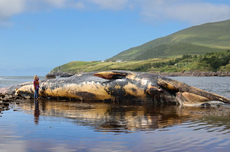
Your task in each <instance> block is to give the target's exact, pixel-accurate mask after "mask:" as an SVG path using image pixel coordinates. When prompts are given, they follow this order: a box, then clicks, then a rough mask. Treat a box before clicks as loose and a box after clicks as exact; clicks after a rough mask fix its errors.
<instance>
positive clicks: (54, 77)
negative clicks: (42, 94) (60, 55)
mask: <svg viewBox="0 0 230 152" xmlns="http://www.w3.org/2000/svg"><path fill="white" fill-rule="evenodd" d="M46 79H56V76H55V75H53V74H47V75H46Z"/></svg>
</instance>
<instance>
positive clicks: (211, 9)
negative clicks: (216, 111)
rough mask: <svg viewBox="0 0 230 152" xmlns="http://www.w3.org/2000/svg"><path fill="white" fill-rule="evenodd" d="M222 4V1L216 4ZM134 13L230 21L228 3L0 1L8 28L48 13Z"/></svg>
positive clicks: (0, 21)
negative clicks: (15, 19)
mask: <svg viewBox="0 0 230 152" xmlns="http://www.w3.org/2000/svg"><path fill="white" fill-rule="evenodd" d="M220 2H224V1H220ZM63 8H72V9H87V10H89V9H95V8H96V9H99V10H100V9H106V10H113V11H114V10H115V11H120V10H124V9H130V10H131V9H132V10H133V9H135V10H136V11H138V12H139V14H140V15H141V16H142V17H144V18H145V19H147V20H151V21H156V22H159V21H161V20H163V21H168V20H176V21H183V22H188V23H191V24H201V23H205V22H214V21H220V20H226V19H230V6H229V3H226V4H224V3H222V4H220V3H219V4H218V3H217V2H216V3H210V2H209V1H208V0H206V2H205V0H0V24H2V25H10V22H9V21H8V19H9V18H10V17H11V16H14V15H17V14H20V13H23V12H31V11H44V10H45V11H47V10H52V9H63Z"/></svg>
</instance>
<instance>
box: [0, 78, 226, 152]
mask: <svg viewBox="0 0 230 152" xmlns="http://www.w3.org/2000/svg"><path fill="white" fill-rule="evenodd" d="M32 79H33V77H0V87H6V86H10V85H14V84H18V83H23V82H27V81H31V80H32ZM40 79H44V77H40ZM173 79H176V80H179V81H182V82H185V83H187V84H189V85H192V86H195V87H198V88H201V89H204V90H207V91H210V92H213V93H216V94H219V95H223V96H225V97H228V98H230V86H229V84H230V77H173ZM216 109H217V110H216ZM212 110H213V109H202V108H188V107H179V106H156V105H151V104H128V105H115V104H109V103H100V102H69V101H60V100H59V101H57V100H39V102H34V101H33V100H25V101H24V103H23V104H12V105H11V109H10V110H8V111H4V112H3V114H0V116H1V117H0V151H1V152H12V151H17V152H33V151H39V152H40V151H42V152H75V151H83V152H91V151H92V152H97V151H98V152H104V151H105V152H110V151H116V152H119V151H121V152H124V151H127V152H139V151H175V152H177V151H191V152H192V151H197V152H198V151H216V152H217V151H218V152H219V151H229V149H230V117H229V116H230V115H229V112H230V111H229V112H228V109H225V114H224V115H219V113H221V112H223V109H221V108H220V109H218V108H215V109H214V111H215V113H214V114H213V113H210V111H212ZM226 110H227V112H226Z"/></svg>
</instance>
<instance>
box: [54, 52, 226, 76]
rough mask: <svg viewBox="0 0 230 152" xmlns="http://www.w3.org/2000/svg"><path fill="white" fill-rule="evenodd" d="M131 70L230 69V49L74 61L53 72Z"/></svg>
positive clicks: (167, 71) (155, 71)
mask: <svg viewBox="0 0 230 152" xmlns="http://www.w3.org/2000/svg"><path fill="white" fill-rule="evenodd" d="M105 70H130V71H139V72H154V73H158V72H165V73H169V72H182V71H213V72H216V71H230V50H228V51H222V52H211V53H206V54H204V55H183V56H177V57H175V58H172V59H148V60H140V61H126V62H82V61H74V62H70V63H67V64H64V65H62V66H59V67H56V68H54V69H53V70H52V71H51V72H60V71H61V72H68V73H79V72H91V71H105Z"/></svg>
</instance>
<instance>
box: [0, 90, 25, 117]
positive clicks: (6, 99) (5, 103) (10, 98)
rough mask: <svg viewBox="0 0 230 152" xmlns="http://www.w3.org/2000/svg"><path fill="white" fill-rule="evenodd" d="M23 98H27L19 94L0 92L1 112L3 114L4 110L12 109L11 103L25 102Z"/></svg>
mask: <svg viewBox="0 0 230 152" xmlns="http://www.w3.org/2000/svg"><path fill="white" fill-rule="evenodd" d="M23 99H26V98H25V97H21V96H18V95H11V94H1V93H0V114H2V111H6V110H10V108H9V105H10V104H11V103H16V104H20V103H22V102H23ZM0 117H1V115H0Z"/></svg>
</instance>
